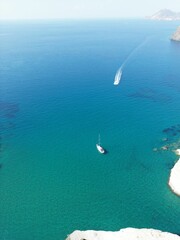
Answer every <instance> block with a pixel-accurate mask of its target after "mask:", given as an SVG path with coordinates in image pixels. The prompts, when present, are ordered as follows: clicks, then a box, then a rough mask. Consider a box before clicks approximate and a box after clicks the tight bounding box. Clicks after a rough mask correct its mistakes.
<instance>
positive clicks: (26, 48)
mask: <svg viewBox="0 0 180 240" xmlns="http://www.w3.org/2000/svg"><path fill="white" fill-rule="evenodd" d="M0 25H1V28H0V52H1V55H0V123H1V130H0V141H1V146H0V147H1V152H0V157H1V158H0V164H1V165H0V166H1V168H0V239H3V240H4V239H6V240H24V239H26V240H34V239H35V240H42V239H44V240H56V239H62V240H63V239H65V238H66V236H67V235H68V234H70V233H71V232H72V231H74V230H76V229H79V230H87V229H94V230H112V231H117V230H119V229H120V228H126V227H137V228H155V229H160V230H163V231H169V232H173V233H180V221H179V219H180V199H179V197H178V196H176V195H175V194H173V193H172V192H171V191H170V189H169V187H168V178H169V174H170V169H171V168H172V167H173V165H174V163H175V162H176V161H177V159H178V158H177V156H176V155H175V154H174V153H173V152H172V151H171V150H168V151H161V147H162V146H163V144H170V143H174V142H175V141H177V140H178V139H179V138H180V135H179V127H178V126H179V125H178V124H180V122H179V121H180V120H179V116H180V107H179V103H180V94H179V93H180V81H179V80H180V44H179V43H175V42H171V41H170V36H171V34H172V33H173V32H174V31H175V29H176V27H177V26H178V22H154V21H148V20H147V21H143V20H125V19H124V20H117V21H114V20H112V21H105V20H104V21H74V22H73V21H49V22H48V21H24V22H23V21H17V22H1V23H0ZM144 41H145V44H141V43H142V42H144ZM139 45H140V47H138V46H139ZM136 48H137V50H134V49H136ZM132 52H133V54H131V53H132ZM129 55H131V56H130V57H128V56H129ZM127 58H128V61H126V64H125V65H124V66H123V75H122V79H121V82H120V84H119V85H118V86H114V85H113V81H114V76H115V73H116V70H117V69H118V68H119V66H121V65H122V64H123V62H124V61H125V60H126V59H127ZM172 126H173V127H172ZM168 128H170V129H172V128H175V129H176V132H175V134H170V136H169V135H168V136H167V135H166V134H165V133H164V132H167V131H166V130H165V131H164V129H168ZM163 131H164V132H163ZM99 133H100V135H101V143H102V146H103V147H104V148H105V149H106V150H107V154H105V155H102V154H100V153H99V152H98V151H97V149H96V143H97V140H98V134H99ZM175 135H176V136H175ZM167 137H168V141H170V142H168V141H167V142H165V143H163V142H162V141H163V139H165V140H166V138H167ZM169 138H171V139H170V140H169ZM153 149H158V150H157V151H153Z"/></svg>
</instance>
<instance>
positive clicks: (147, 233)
mask: <svg viewBox="0 0 180 240" xmlns="http://www.w3.org/2000/svg"><path fill="white" fill-rule="evenodd" d="M158 239H159V240H180V237H179V236H178V235H176V234H172V233H168V232H161V231H159V230H154V229H145V228H143V229H137V228H125V229H121V230H120V231H117V232H110V231H107V232H106V231H93V230H88V231H78V230H77V231H74V232H73V233H71V234H70V235H69V236H68V237H67V239H66V240H158Z"/></svg>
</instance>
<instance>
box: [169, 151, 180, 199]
mask: <svg viewBox="0 0 180 240" xmlns="http://www.w3.org/2000/svg"><path fill="white" fill-rule="evenodd" d="M175 153H176V155H178V156H180V149H177V150H176V151H175ZM169 186H170V188H171V190H172V191H173V192H174V193H175V194H177V195H178V196H180V158H179V160H178V161H177V162H176V164H175V165H174V167H173V168H172V169H171V173H170V177H169Z"/></svg>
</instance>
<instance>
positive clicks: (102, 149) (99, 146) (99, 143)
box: [96, 134, 105, 153]
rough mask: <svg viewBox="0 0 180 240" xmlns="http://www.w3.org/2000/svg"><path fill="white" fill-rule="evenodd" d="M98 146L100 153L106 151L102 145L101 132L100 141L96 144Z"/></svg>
mask: <svg viewBox="0 0 180 240" xmlns="http://www.w3.org/2000/svg"><path fill="white" fill-rule="evenodd" d="M96 148H97V150H98V151H99V152H100V153H105V150H104V148H103V147H102V146H101V141H100V134H99V137H98V143H97V144H96Z"/></svg>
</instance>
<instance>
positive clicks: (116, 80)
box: [114, 68, 122, 85]
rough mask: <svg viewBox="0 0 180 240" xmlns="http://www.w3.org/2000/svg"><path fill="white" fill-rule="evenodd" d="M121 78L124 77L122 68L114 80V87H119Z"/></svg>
mask: <svg viewBox="0 0 180 240" xmlns="http://www.w3.org/2000/svg"><path fill="white" fill-rule="evenodd" d="M121 77H122V69H121V68H120V69H119V70H118V71H117V73H116V76H115V78H114V85H118V84H119V82H120V80H121Z"/></svg>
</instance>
